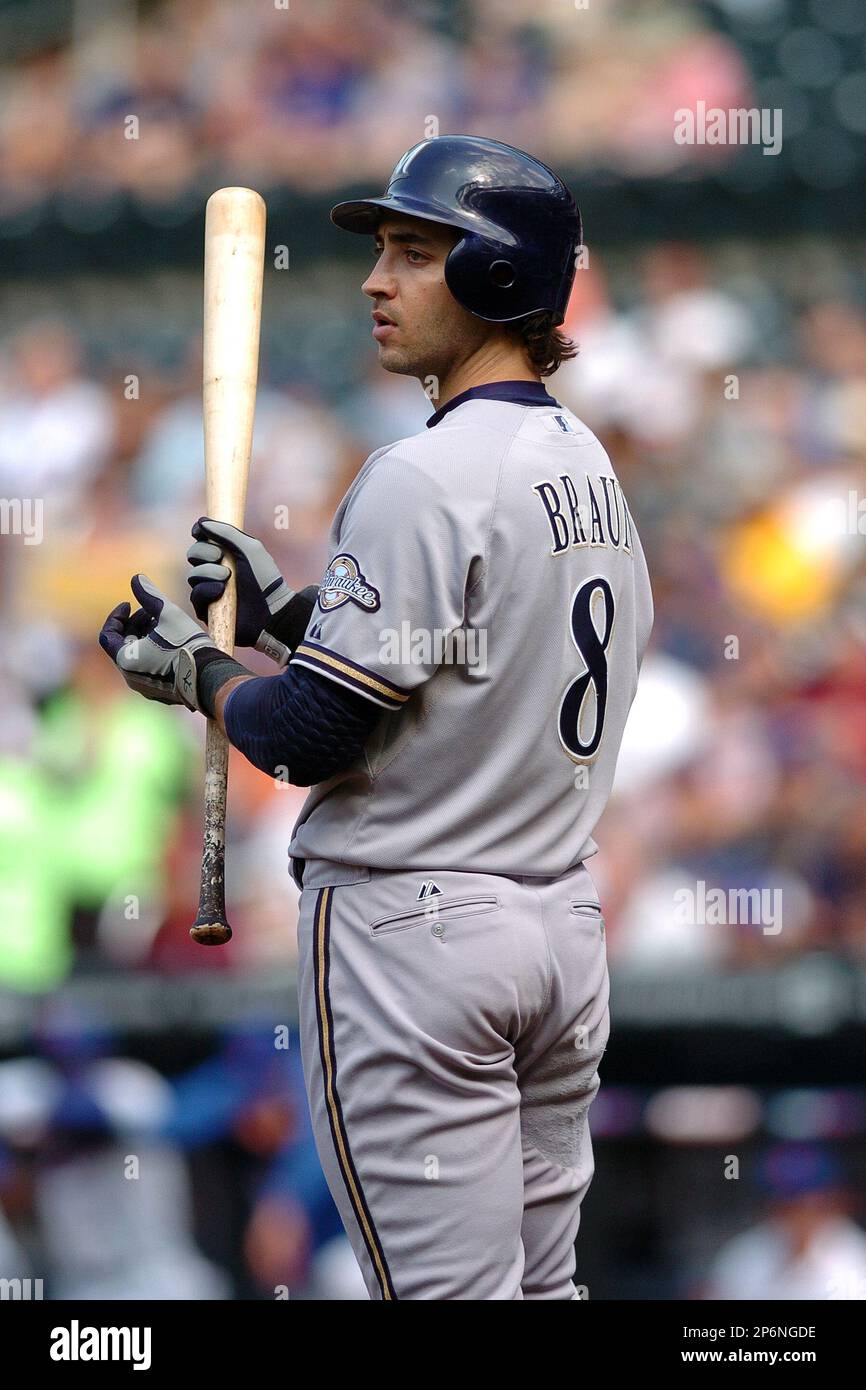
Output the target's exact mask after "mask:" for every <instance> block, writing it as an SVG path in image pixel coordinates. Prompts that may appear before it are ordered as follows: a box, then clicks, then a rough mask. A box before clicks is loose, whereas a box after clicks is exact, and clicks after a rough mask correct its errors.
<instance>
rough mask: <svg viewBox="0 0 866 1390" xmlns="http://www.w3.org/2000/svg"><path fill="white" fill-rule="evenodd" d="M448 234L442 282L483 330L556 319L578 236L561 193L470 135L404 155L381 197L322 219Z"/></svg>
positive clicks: (494, 144)
mask: <svg viewBox="0 0 866 1390" xmlns="http://www.w3.org/2000/svg"><path fill="white" fill-rule="evenodd" d="M387 212H402V213H406V215H407V216H410V217H420V218H423V219H424V220H425V221H427V222H440V223H442V224H443V225H444V226H446V227H456V228H457V229H458V230H459V231H462V232H463V233H464V235H463V236H462V237H461V238H460V240H459V241H458V242H457V243H456V244H455V246H454V247H453V248H452V249H451V251H450V252H449V253H448V258H447V260H446V262H445V282H446V284H447V285H448V288H449V290H450V291H451V293H452V294H453V296H454V298H455V299H456V300H457V302H458V303H459V304H462V305H463V307H464V309H468V310H469V312H470V313H471V314H476V315H477V317H478V318H481V319H488V320H489V321H490V322H491V323H512V322H514V320H515V319H524V318H526V317H527V316H528V315H529V314H534V313H537V312H538V311H539V310H549V311H550V313H552V314H553V316H554V321H555V323H557V324H560V323H562V321H563V319H564V318H565V310H566V307H567V305H568V297H569V294H570V293H571V286H572V284H573V282H574V272H575V252H576V250H577V248H578V246H580V244H581V240H582V234H583V228H582V226H581V221H580V212H579V211H578V208H577V204H576V203H575V201H574V199H573V198H572V196H571V194H570V192H569V191H568V189H567V188H566V186H565V184H564V183H563V182H562V180H561V179H560V178H557V176H556V174H554V173H553V171H552V170H551V169H548V167H547V165H546V164H542V163H541V161H540V160H538V159H535V158H534V157H533V156H532V155H531V154H526V153H524V151H523V150H516V149H514V148H513V147H512V146H511V145H503V144H501V143H500V141H499V140H485V139H483V138H481V137H480V136H475V135H441V136H438V137H437V138H436V139H433V140H422V141H421V142H420V144H418V145H414V146H413V147H412V149H411V150H408V151H407V152H406V154H404V155H403V158H402V159H401V160H400V161H399V163H398V164H397V167H396V168H395V170H394V172H393V174H392V175H391V177H390V179H389V180H388V187H387V188H386V190H385V192H384V194H383V196H382V197H381V198H361V199H358V200H357V201H353V202H348V203H338V204H337V206H336V207H335V208H333V209H332V210H331V220H332V221H333V222H335V223H336V224H337V226H338V227H344V228H345V229H346V231H349V232H366V233H368V234H369V233H372V232H375V230H376V228H377V226H378V224H379V222H380V220H381V218H382V216H383V213H387Z"/></svg>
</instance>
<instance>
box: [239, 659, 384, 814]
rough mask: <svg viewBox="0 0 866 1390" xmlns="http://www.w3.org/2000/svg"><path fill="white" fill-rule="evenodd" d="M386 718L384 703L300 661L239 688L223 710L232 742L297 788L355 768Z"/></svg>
mask: <svg viewBox="0 0 866 1390" xmlns="http://www.w3.org/2000/svg"><path fill="white" fill-rule="evenodd" d="M381 718H382V709H381V707H380V706H378V705H374V704H372V703H371V702H370V701H369V700H367V699H365V697H364V696H363V695H358V694H356V693H355V692H354V691H351V690H347V689H345V687H343V686H340V685H336V684H335V683H334V682H333V681H331V680H328V679H326V678H325V677H324V676H320V675H318V674H317V673H316V672H315V671H311V670H309V669H308V668H306V667H303V666H300V665H297V664H296V663H295V662H291V663H290V664H289V665H288V666H287V667H286V669H285V670H284V671H282V672H281V673H280V675H278V676H256V677H255V678H254V679H253V680H249V681H244V683H243V684H242V685H238V686H235V689H234V690H232V691H231V693H230V694H229V696H228V699H227V700H226V703H225V707H224V709H223V719H224V722H225V726H226V733H227V734H228V736H229V740H230V742H231V743H233V744H234V746H235V747H236V748H238V749H240V751H241V753H243V755H244V757H245V758H247V759H248V760H249V761H250V762H251V763H252V764H253V766H254V767H257V768H259V770H260V771H261V772H266V773H267V774H268V776H270V777H281V779H282V780H283V781H288V782H291V783H292V785H293V786H296V787H311V786H313V785H314V784H315V783H317V782H324V781H326V780H327V779H328V778H329V777H333V776H334V775H335V774H336V773H338V772H343V771H345V769H346V768H348V767H351V765H352V763H354V762H356V761H357V760H358V758H360V756H361V754H362V753H363V751H364V745H365V744H366V742H367V739H368V738H369V736H370V734H371V732H372V730H373V728H374V727H375V725H376V724H378V722H379V720H380V719H381Z"/></svg>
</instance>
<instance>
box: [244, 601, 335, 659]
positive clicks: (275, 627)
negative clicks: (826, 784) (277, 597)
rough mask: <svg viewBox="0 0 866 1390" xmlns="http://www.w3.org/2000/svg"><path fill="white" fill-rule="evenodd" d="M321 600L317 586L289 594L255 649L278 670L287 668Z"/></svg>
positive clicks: (270, 619) (260, 636)
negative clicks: (276, 666)
mask: <svg viewBox="0 0 866 1390" xmlns="http://www.w3.org/2000/svg"><path fill="white" fill-rule="evenodd" d="M318 596H319V589H318V586H317V585H316V584H308V585H307V587H306V588H305V589H299V590H298V592H297V593H294V592H292V591H290V596H289V598H288V599H287V600H286V602H285V603H284V604H283V605H282V607H281V608H279V609H278V610H277V612H276V613H273V614H272V615H271V617H270V618H269V620H268V623H267V626H266V628H265V629H264V630H263V631H262V632H261V633H260V634H259V638H258V641H257V642H256V644H255V645H256V649H257V650H258V651H260V652H265V653H266V655H268V656H269V657H271V659H272V660H273V661H276V663H277V665H278V666H285V665H287V664H288V661H289V659H290V657H291V656H292V653H293V652H294V651H295V648H296V647H297V646H298V645H299V644H300V643H301V641H302V640H303V637H304V633H305V632H306V630H307V627H308V626H309V622H310V617H311V615H312V612H313V609H314V608H315V606H316V599H317V598H318Z"/></svg>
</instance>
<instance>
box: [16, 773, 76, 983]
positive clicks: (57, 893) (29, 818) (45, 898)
mask: <svg viewBox="0 0 866 1390" xmlns="http://www.w3.org/2000/svg"><path fill="white" fill-rule="evenodd" d="M52 806H53V802H52V787H51V784H50V782H49V781H48V780H47V779H45V778H44V777H43V776H42V775H41V774H40V772H39V771H38V770H37V769H35V768H34V767H33V766H32V765H30V764H28V763H26V762H18V761H13V760H12V759H4V760H2V761H0V984H2V985H4V986H6V987H7V988H11V989H19V990H26V991H38V990H50V989H53V988H54V987H55V986H56V985H58V984H60V983H61V981H62V980H63V979H64V977H65V976H66V974H67V973H68V971H69V968H70V966H71V964H72V947H71V943H70V939H69V906H68V902H67V899H66V894H65V891H64V885H63V882H62V876H61V875H60V873H59V872H58V861H57V857H56V856H55V854H54V853H53V846H52V844H51V833H50V831H49V829H48V827H49V826H50V825H51V823H52V819H53V816H54V811H53V809H52Z"/></svg>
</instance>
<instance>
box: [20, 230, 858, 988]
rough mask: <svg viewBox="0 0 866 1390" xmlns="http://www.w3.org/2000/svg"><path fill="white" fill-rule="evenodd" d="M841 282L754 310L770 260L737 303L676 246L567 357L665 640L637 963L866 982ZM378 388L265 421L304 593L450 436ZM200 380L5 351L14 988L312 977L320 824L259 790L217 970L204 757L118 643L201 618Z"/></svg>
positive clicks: (42, 352)
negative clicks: (370, 499)
mask: <svg viewBox="0 0 866 1390" xmlns="http://www.w3.org/2000/svg"><path fill="white" fill-rule="evenodd" d="M809 254H810V252H809V249H808V247H805V248H803V249H802V252H801V260H802V262H804V263H806V262H808V259H809ZM822 255H823V258H824V268H823V271H822V275H821V277H820V292H816V293H815V294H814V295H807V294H803V293H802V292H801V288H800V287H799V286H798V285H794V284H791V285H789V286H788V287H787V289H786V288H785V285H784V276H783V277H782V280H781V281H779V280H777V281H775V282H774V283H771V282H770V280H769V278H767V277H764V278H763V279H762V278H761V274H760V273H759V270H758V269H756V267H759V266H760V260H753V261H751V262H750V263H749V265H748V267H746V266H745V263H742V264H740V265H739V269H738V268H737V264H730V263H726V262H725V259H724V256H722V257H721V258H720V259H719V260H718V261H717V262H714V260H713V257H712V256H711V255H708V254H707V253H705V252H703V251H701V250H699V249H698V248H697V247H696V246H694V245H688V244H683V243H669V244H658V245H655V246H654V247H652V248H651V249H648V250H646V251H644V252H641V253H636V254H634V255H632V256H629V257H627V258H626V259H625V260H621V261H620V262H619V263H618V265H617V267H616V268H614V269H606V268H605V265H604V263H603V259H602V255H601V253H599V254H598V255H596V254H593V256H592V260H591V264H590V265H589V266H587V267H586V268H584V269H583V270H582V271H581V272H580V273H579V275H578V277H577V285H576V289H575V293H574V296H573V299H572V304H571V307H570V311H569V318H568V322H567V327H568V330H569V331H570V332H571V333H572V334H573V336H574V337H575V339H576V340H577V341H578V342H579V344H580V354H579V356H578V358H577V359H576V361H575V362H574V363H571V364H567V365H566V366H565V367H563V368H562V369H561V371H560V372H559V373H558V375H557V376H556V377H555V378H554V379H553V380H552V383H551V385H552V389H553V390H554V392H555V394H556V395H557V396H558V397H559V399H560V400H562V401H563V402H564V403H565V404H567V405H569V406H571V407H572V408H574V409H575V410H576V411H577V413H578V414H579V415H581V416H582V417H583V418H584V419H586V420H587V422H588V423H589V424H590V425H591V426H592V427H593V428H594V429H595V430H596V431H597V432H598V433H599V434H600V436H601V438H602V439H603V441H604V442H605V443H606V445H607V447H608V448H609V451H610V454H611V457H612V459H613V462H614V466H615V467H616V468H617V470H618V473H619V476H620V478H621V480H622V483H623V486H624V488H625V491H626V495H627V496H628V498H629V500H630V505H631V508H632V511H633V514H634V517H635V520H636V523H637V525H638V527H639V530H640V532H641V535H642V537H643V541H644V545H645V548H646V551H647V555H648V558H649V564H650V570H651V574H652V578H653V588H654V594H655V602H656V613H657V616H656V625H655V631H654V636H653V641H652V646H651V650H650V653H649V655H648V657H647V660H646V666H645V670H644V673H643V676H642V681H641V688H640V691H639V695H638V699H637V702H636V705H635V709H634V711H633V715H632V719H631V721H630V724H629V728H628V731H627V735H626V740H625V743H624V747H623V752H622V756H621V761H620V767H619V771H618V777H617V783H616V788H615V795H614V797H613V799H612V802H611V805H610V807H609V809H608V811H607V813H606V816H605V820H604V821H603V823H602V825H601V826H600V828H599V831H598V834H597V837H596V838H597V839H598V841H599V843H600V845H601V851H600V853H599V854H598V856H596V857H595V858H594V860H593V861H592V867H593V872H594V873H595V875H596V877H597V880H598V883H599V888H600V891H601V893H602V896H603V900H604V902H605V905H606V911H607V916H608V927H609V943H610V952H611V957H612V959H613V960H615V961H627V962H630V963H641V964H650V965H653V964H655V965H658V966H660V967H664V968H665V969H667V968H669V967H670V966H671V965H673V964H679V965H681V966H683V967H688V966H690V965H696V964H697V965H704V964H707V963H712V962H716V963H718V964H720V965H728V966H735V965H749V964H754V965H757V966H769V965H773V964H777V963H779V962H780V961H782V960H783V959H785V958H787V957H788V956H790V955H791V954H796V953H801V952H803V951H806V950H809V949H812V948H816V947H818V948H822V947H823V948H828V949H830V950H832V951H835V952H837V953H839V954H841V955H843V956H846V957H848V958H849V959H853V960H855V961H857V960H859V961H862V960H863V957H864V954H866V881H864V876H866V869H864V865H866V854H864V847H866V846H864V840H866V814H864V811H866V741H864V735H863V727H864V725H863V719H862V708H863V697H864V689H866V655H864V643H863V637H864V631H863V617H862V612H863V593H864V584H866V565H864V561H866V549H864V536H866V514H864V513H866V502H864V504H863V505H862V506H861V505H860V500H861V498H863V497H864V494H866V473H864V458H866V307H864V303H866V301H864V298H863V294H864V285H863V282H862V278H858V273H857V272H856V270H855V269H854V268H852V267H853V265H854V263H853V261H850V260H849V259H846V256H845V254H844V253H843V250H842V249H841V248H834V247H833V246H832V244H831V243H829V242H824V243H822ZM798 264H800V261H798V260H797V258H795V259H794V261H792V262H791V263H790V265H791V268H792V273H793V272H795V271H796V267H797V265H798ZM280 289H282V286H281V285H279V286H278V289H277V293H279V290H280ZM357 297H358V298H360V297H359V296H357ZM276 312H278V314H280V315H283V316H287V315H290V313H291V304H288V303H287V302H286V300H285V299H284V298H283V299H281V300H280V301H279V304H278V306H277V308H276ZM360 312H362V313H363V309H360ZM283 327H284V331H285V332H286V333H287V334H291V332H292V325H291V321H290V319H289V318H288V317H284V322H283ZM115 328H116V325H115ZM355 370H356V372H357V379H356V381H355V384H354V386H353V387H351V388H349V389H346V390H345V391H344V392H343V393H341V394H340V395H339V396H336V397H334V396H331V395H330V394H329V393H328V391H327V390H325V389H321V390H320V391H319V392H318V393H317V392H316V391H315V390H314V389H313V388H312V387H311V385H310V383H309V382H305V383H304V384H303V386H302V387H301V386H298V385H294V386H293V384H292V383H291V381H288V382H285V383H283V384H280V385H279V386H277V385H265V386H263V389H262V391H261V393H260V397H259V402H258V411H257V419H256V432H255V442H254V460H253V467H252V475H251V488H250V496H249V503H248V511H247V526H248V529H249V530H250V531H251V532H253V533H255V534H259V535H261V536H262V537H263V539H264V540H265V542H266V544H268V546H269V547H270V548H271V549H272V550H273V552H274V554H275V555H276V557H277V559H278V561H279V562H280V563H281V565H282V566H283V567H284V570H285V572H286V574H287V576H288V578H289V581H290V582H291V583H292V584H293V585H295V586H296V587H300V586H302V585H303V584H306V583H311V582H315V580H316V579H317V578H318V576H319V574H320V573H321V571H322V570H323V568H324V564H325V561H326V559H327V556H326V553H325V539H326V535H327V529H328V523H329V519H330V516H331V514H332V512H333V510H334V508H335V506H336V504H337V502H338V500H339V498H340V497H341V496H342V493H343V491H344V490H345V488H346V486H347V485H348V482H349V481H350V480H351V478H352V477H353V476H354V473H355V471H356V470H357V468H358V467H359V466H360V464H361V462H362V461H363V459H364V458H365V457H366V455H367V453H368V452H370V451H371V450H372V449H373V448H374V447H376V446H378V445H379V444H381V443H382V442H385V441H388V440H392V439H397V438H400V437H402V436H404V435H406V434H408V433H412V432H414V431H415V430H417V429H420V428H421V427H422V426H423V422H424V420H425V419H426V417H427V415H428V414H429V411H430V406H429V403H428V402H427V400H426V398H425V396H424V395H423V392H422V391H421V389H420V387H419V386H418V385H417V383H415V382H414V381H410V380H408V379H404V378H399V377H389V376H387V375H386V374H384V373H381V372H379V371H378V369H377V368H376V366H375V358H374V356H373V353H372V351H371V350H369V349H367V350H366V360H365V361H361V360H359V361H358V362H356V363H355ZM199 380H200V364H199V362H198V358H197V351H196V348H195V345H194V343H190V344H189V346H188V350H187V353H186V360H185V362H184V363H183V364H181V366H180V367H178V368H177V369H173V370H171V371H169V370H166V369H164V368H160V366H159V364H158V363H157V362H153V363H151V364H150V365H147V364H142V365H141V366H140V370H139V372H138V373H135V374H124V372H123V371H122V369H121V367H120V365H119V364H118V363H117V362H109V363H107V364H106V363H104V362H103V365H102V367H101V368H97V367H95V366H94V365H93V354H92V353H90V355H89V354H88V344H86V343H85V342H84V341H82V339H81V337H80V336H79V335H78V334H77V333H76V330H75V328H74V327H73V326H72V325H70V324H69V323H68V322H63V321H61V320H60V319H57V318H54V319H40V320H35V321H32V322H29V323H24V324H22V325H19V326H17V327H16V328H14V329H13V330H12V331H11V332H9V333H8V334H7V336H6V338H5V340H4V342H3V345H2V354H0V406H2V411H0V497H2V498H4V499H7V500H8V499H24V500H29V501H31V502H33V503H34V506H33V508H32V509H31V513H32V514H31V513H28V512H27V510H26V509H23V510H22V512H21V515H20V520H21V526H22V529H25V527H26V523H27V520H28V516H29V522H30V534H18V535H15V534H7V535H5V536H4V538H3V545H2V551H0V555H2V559H0V586H2V609H3V614H4V616H3V620H2V622H3V643H2V651H3V656H2V662H0V684H2V695H3V705H4V720H3V733H2V744H0V751H2V757H0V824H2V828H3V835H2V838H0V843H2V846H3V848H2V851H0V856H2V857H0V906H2V914H0V982H2V983H5V984H8V985H12V986H16V987H20V988H22V989H31V990H33V989H40V988H46V987H50V986H52V985H54V984H57V983H59V982H60V981H61V980H62V979H63V978H65V977H66V976H67V974H68V973H69V971H70V970H78V971H81V970H92V969H115V968H118V969H122V968H126V967H135V966H137V965H149V966H154V967H156V968H159V969H175V968H176V969H183V968H185V967H186V966H188V965H190V964H192V963H194V964H195V965H196V966H197V967H198V968H207V969H212V970H213V969H216V970H226V969H229V970H249V969H255V968H257V967H262V968H266V967H267V965H268V964H269V963H270V962H272V961H283V962H286V961H290V960H291V957H292V951H293V942H292V927H293V922H294V919H295V913H296V891H295V888H294V885H293V884H292V882H291V879H290V877H289V875H288V872H287V858H286V845H287V842H288V838H289V833H290V828H291V824H292V821H293V818H294V816H295V815H296V813H297V811H298V809H299V807H300V805H301V804H302V801H303V798H304V795H305V793H303V792H302V791H300V790H298V789H295V788H292V787H288V786H286V785H284V784H276V785H275V784H273V783H271V782H270V781H269V780H268V779H266V778H263V777H262V776H261V775H260V774H258V773H257V772H255V771H254V770H253V769H252V768H250V767H249V765H248V764H246V763H245V762H244V761H243V759H241V758H240V757H238V758H237V760H236V762H235V763H234V766H233V770H232V797H231V825H230V849H229V852H230V856H231V863H232V872H231V892H232V894H233V899H234V901H233V910H234V913H235V917H236V919H237V921H238V924H239V927H240V929H239V930H238V931H237V933H236V937H235V941H234V942H233V943H232V945H231V946H230V947H229V948H227V950H226V951H225V952H204V953H201V952H200V951H199V949H198V948H196V947H195V946H191V944H190V943H189V941H188V938H187V925H188V920H189V917H190V911H191V908H192V895H193V890H194V885H195V883H196V877H197V865H196V860H197V856H198V853H199V840H198V835H199V830H198V817H199V805H198V797H199V791H198V788H199V777H200V765H201V756H202V751H201V742H202V741H201V738H200V732H201V731H200V729H199V728H198V727H197V726H196V721H194V720H193V719H192V718H191V717H190V716H189V715H188V713H187V712H186V711H184V710H170V711H167V710H165V709H163V708H161V707H159V706H155V705H153V704H150V703H148V702H145V701H142V700H140V699H136V698H135V697H132V696H130V695H128V693H127V692H126V691H125V688H124V687H123V685H122V683H121V682H119V681H118V680H117V678H116V673H115V672H114V671H113V670H112V669H111V666H110V664H109V663H108V662H107V661H106V660H105V658H104V656H103V654H102V653H101V651H100V650H99V649H98V647H97V646H96V643H95V636H96V632H97V630H98V628H99V625H100V623H101V621H102V618H103V617H104V615H105V613H106V612H107V611H108V609H109V608H110V607H111V606H113V604H114V603H116V602H118V601H120V599H121V598H122V597H124V596H125V595H126V594H127V586H128V580H129V576H130V574H131V573H133V572H135V571H136V570H142V571H144V572H146V573H148V574H149V575H150V576H151V578H153V579H154V580H155V581H156V582H157V583H160V584H162V585H164V586H166V587H167V588H168V590H169V591H170V592H172V593H174V594H175V595H177V596H178V597H180V598H183V597H184V595H185V594H186V584H185V573H186V567H185V563H184V555H185V550H186V547H187V545H188V544H189V528H190V526H191V524H192V522H193V521H194V520H195V518H196V517H197V516H199V515H201V514H202V513H203V511H204V498H203V465H202V438H201V418H200V386H199ZM37 502H38V503H39V507H38V508H37V507H36V506H35V504H36V503H37ZM14 519H15V517H14V514H13V513H10V515H9V521H10V523H11V522H12V521H14ZM37 521H38V525H37ZM9 529H11V528H10V527H7V530H9ZM250 660H251V663H252V664H253V665H256V667H257V669H261V670H265V669H267V664H266V662H265V660H264V658H261V659H260V658H259V657H258V656H257V655H256V654H252V656H251V657H250ZM37 866H38V867H37ZM700 884H703V885H704V889H703V890H701V889H699V887H698V885H700ZM683 890H687V891H688V890H691V891H692V895H693V897H694V901H695V910H694V912H693V914H692V918H689V914H688V911H685V912H684V911H683V908H682V903H683V899H682V892H683ZM710 890H721V891H722V892H723V893H724V894H726V895H727V894H729V893H736V892H739V891H741V890H742V891H745V892H749V893H754V894H756V895H759V894H760V893H761V892H763V893H764V894H765V899H764V901H765V902H766V901H767V900H769V899H770V898H772V901H774V902H778V904H779V911H777V912H776V913H774V915H773V916H772V919H770V920H768V919H767V917H766V914H765V915H762V914H761V912H760V911H759V908H758V906H757V896H756V898H755V900H754V902H752V901H751V900H750V905H749V907H748V908H746V907H741V908H740V909H738V912H736V913H734V914H733V916H732V917H731V918H730V920H729V917H728V916H727V915H726V914H725V913H724V912H722V914H721V915H720V916H719V915H718V914H717V915H716V920H713V918H712V914H710V913H707V912H706V910H705V904H706V898H707V892H709V891H710ZM701 892H703V897H701ZM726 901H727V899H726ZM702 903H703V904H704V907H703V908H702V907H701V904H702ZM702 913H703V915H702Z"/></svg>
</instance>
